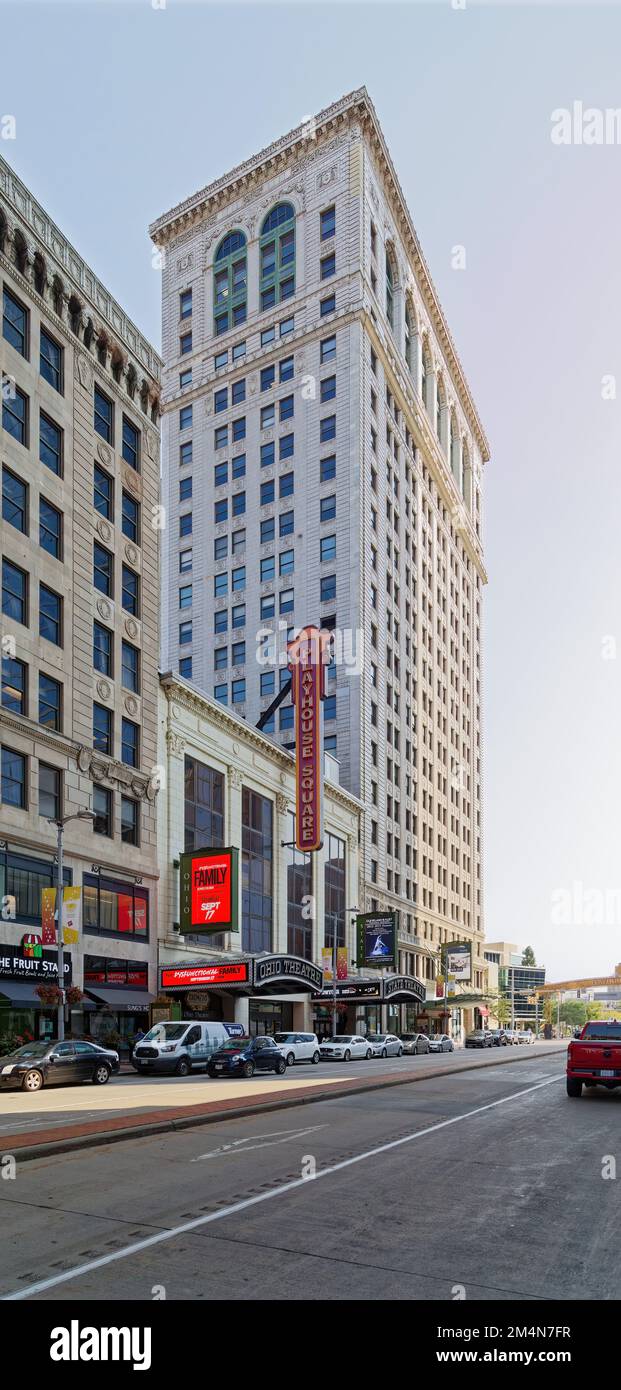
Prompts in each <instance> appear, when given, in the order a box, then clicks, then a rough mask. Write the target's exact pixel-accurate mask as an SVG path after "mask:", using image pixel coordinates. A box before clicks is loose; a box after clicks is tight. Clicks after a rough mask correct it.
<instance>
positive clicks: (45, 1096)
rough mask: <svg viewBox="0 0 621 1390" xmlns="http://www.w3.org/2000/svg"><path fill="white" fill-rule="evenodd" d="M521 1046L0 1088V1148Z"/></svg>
mask: <svg viewBox="0 0 621 1390" xmlns="http://www.w3.org/2000/svg"><path fill="white" fill-rule="evenodd" d="M540 1047H541V1048H543V1049H544V1050H547V1047H549V1044H535V1045H534V1048H535V1049H537V1050H538V1049H539V1048H540ZM519 1051H520V1049H518V1048H514V1047H511V1048H506V1049H505V1048H503V1049H502V1050H500V1049H498V1048H486V1049H485V1050H481V1051H479V1050H476V1051H473V1050H467V1049H459V1050H457V1051H456V1052H453V1053H450V1052H442V1053H439V1052H433V1053H428V1054H425V1055H424V1056H423V1055H421V1056H419V1057H409V1056H407V1057H387V1058H379V1057H377V1058H373V1059H372V1061H370V1062H367V1061H365V1060H361V1061H358V1060H356V1061H353V1062H350V1063H349V1064H347V1065H346V1064H345V1063H344V1062H320V1063H319V1065H318V1066H316V1067H315V1066H312V1065H311V1064H298V1065H296V1066H294V1067H288V1068H287V1071H286V1072H285V1074H284V1076H282V1077H281V1076H276V1075H274V1073H273V1072H267V1073H263V1074H260V1073H258V1074H256V1075H255V1076H253V1077H252V1079H251V1080H250V1081H245V1080H242V1079H241V1078H240V1077H233V1078H223V1079H222V1080H220V1079H216V1080H212V1078H211V1077H209V1076H207V1075H206V1073H205V1072H195V1073H193V1075H191V1076H185V1077H181V1076H170V1075H169V1076H158V1075H152V1076H148V1077H145V1076H142V1075H140V1076H138V1075H136V1073H135V1072H131V1073H121V1074H119V1075H118V1076H113V1077H111V1079H110V1081H109V1082H108V1084H107V1085H106V1086H98V1087H95V1086H92V1085H90V1084H86V1085H81V1086H62V1087H61V1086H46V1087H44V1089H43V1090H42V1091H39V1092H38V1093H37V1094H36V1095H31V1094H29V1093H27V1092H24V1091H21V1090H15V1091H12V1090H6V1091H5V1090H3V1091H0V1148H1V1147H2V1146H6V1145H7V1144H9V1143H10V1137H11V1135H12V1134H16V1133H25V1132H26V1133H27V1132H28V1131H34V1130H37V1129H40V1128H41V1125H42V1123H44V1124H45V1129H46V1130H53V1129H56V1128H59V1127H61V1126H64V1125H67V1124H70V1123H72V1122H74V1121H75V1122H78V1121H81V1120H99V1119H104V1118H106V1117H107V1118H109V1119H113V1118H115V1117H118V1116H121V1115H125V1114H127V1113H131V1114H132V1115H136V1116H139V1115H141V1114H146V1113H148V1112H152V1111H153V1110H154V1109H155V1108H163V1109H166V1108H167V1107H171V1108H174V1107H175V1106H179V1105H201V1104H204V1103H205V1101H214V1100H218V1099H232V1098H240V1099H242V1098H244V1099H247V1098H251V1097H253V1096H255V1095H257V1096H258V1095H260V1094H262V1093H263V1092H265V1091H266V1089H267V1090H269V1091H273V1092H274V1093H276V1094H280V1093H282V1094H285V1095H286V1092H287V1091H288V1090H294V1089H296V1088H298V1087H300V1086H302V1087H306V1086H308V1087H311V1086H314V1085H316V1083H317V1082H318V1081H325V1082H327V1083H330V1084H331V1083H334V1082H335V1081H343V1080H345V1079H349V1080H352V1081H356V1080H358V1079H360V1078H362V1079H363V1080H364V1079H366V1078H370V1077H373V1076H374V1075H375V1076H379V1075H380V1074H381V1075H386V1074H394V1075H398V1076H405V1075H407V1074H408V1072H411V1074H412V1075H413V1076H419V1075H424V1073H425V1071H429V1070H430V1069H431V1070H434V1071H435V1070H437V1069H438V1068H441V1069H443V1070H444V1069H446V1070H450V1069H452V1068H453V1067H454V1066H458V1065H468V1064H470V1063H472V1061H473V1060H477V1059H479V1060H483V1061H486V1062H490V1061H493V1060H496V1061H501V1060H503V1058H504V1056H505V1053H506V1057H507V1058H510V1057H514V1058H515V1056H516V1055H517V1054H518V1052H519ZM524 1052H525V1053H526V1055H527V1056H528V1055H530V1054H531V1053H532V1052H533V1046H524Z"/></svg>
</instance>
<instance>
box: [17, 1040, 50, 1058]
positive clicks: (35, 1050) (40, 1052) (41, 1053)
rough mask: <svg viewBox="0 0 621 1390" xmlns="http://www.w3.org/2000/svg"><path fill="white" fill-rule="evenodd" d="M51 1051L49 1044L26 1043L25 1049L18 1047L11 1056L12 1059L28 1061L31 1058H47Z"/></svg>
mask: <svg viewBox="0 0 621 1390" xmlns="http://www.w3.org/2000/svg"><path fill="white" fill-rule="evenodd" d="M49 1049H50V1044H49V1043H26V1044H25V1046H24V1047H18V1048H17V1050H16V1051H15V1052H11V1053H10V1054H9V1055H10V1056H11V1057H20V1058H21V1057H24V1058H26V1059H28V1058H30V1057H45V1054H46V1053H47V1052H49Z"/></svg>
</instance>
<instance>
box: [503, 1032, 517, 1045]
mask: <svg viewBox="0 0 621 1390" xmlns="http://www.w3.org/2000/svg"><path fill="white" fill-rule="evenodd" d="M504 1031H505V1037H506V1039H507V1042H508V1044H509V1046H510V1047H514V1046H517V1044H518V1042H519V1041H520V1040H519V1038H518V1030H517V1028H505V1030H504Z"/></svg>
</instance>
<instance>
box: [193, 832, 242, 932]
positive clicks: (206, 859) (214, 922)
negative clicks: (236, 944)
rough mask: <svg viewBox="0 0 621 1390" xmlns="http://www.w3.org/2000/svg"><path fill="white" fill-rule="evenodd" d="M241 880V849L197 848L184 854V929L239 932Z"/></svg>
mask: <svg viewBox="0 0 621 1390" xmlns="http://www.w3.org/2000/svg"><path fill="white" fill-rule="evenodd" d="M237 882H238V851H237V849H234V848H230V849H197V850H192V851H191V852H189V853H186V854H182V855H181V858H180V895H179V896H180V913H179V915H180V927H181V931H182V932H199V931H204V932H209V931H237V915H238V913H237V898H238V893H237Z"/></svg>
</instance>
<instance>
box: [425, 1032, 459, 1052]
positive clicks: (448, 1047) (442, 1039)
mask: <svg viewBox="0 0 621 1390" xmlns="http://www.w3.org/2000/svg"><path fill="white" fill-rule="evenodd" d="M429 1051H430V1052H454V1051H455V1044H454V1042H453V1039H452V1038H449V1035H448V1033H433V1034H432V1036H431V1037H430V1039H429Z"/></svg>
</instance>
